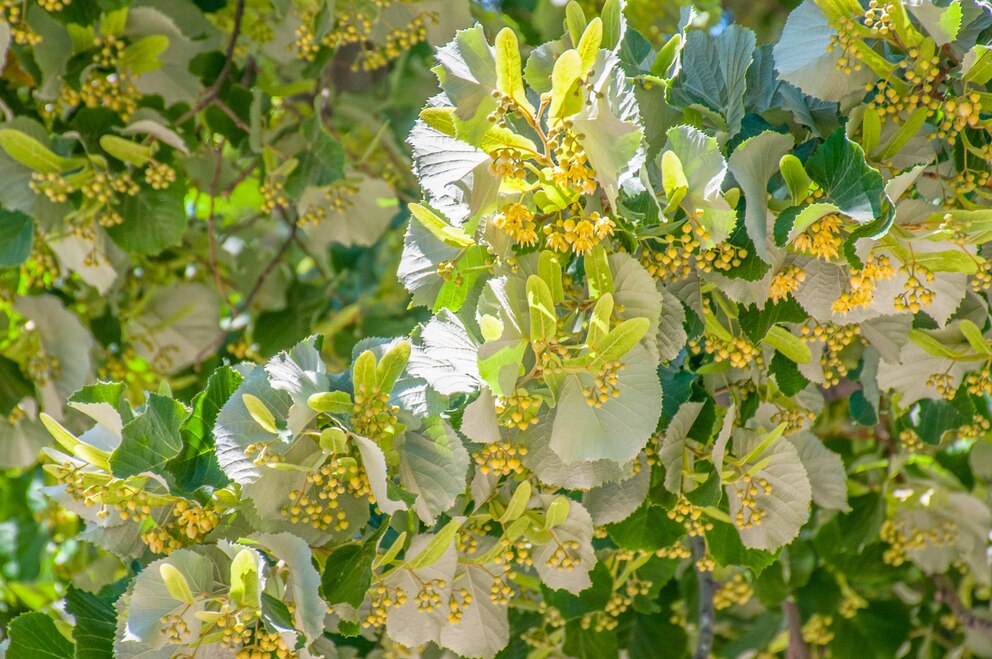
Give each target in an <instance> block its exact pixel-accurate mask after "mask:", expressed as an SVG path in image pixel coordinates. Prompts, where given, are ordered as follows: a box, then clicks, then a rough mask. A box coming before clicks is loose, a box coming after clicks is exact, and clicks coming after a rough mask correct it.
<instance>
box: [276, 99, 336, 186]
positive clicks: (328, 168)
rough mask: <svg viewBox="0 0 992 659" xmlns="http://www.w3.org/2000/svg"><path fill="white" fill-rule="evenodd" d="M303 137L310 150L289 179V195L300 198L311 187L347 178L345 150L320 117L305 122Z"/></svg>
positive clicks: (305, 153)
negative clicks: (345, 175)
mask: <svg viewBox="0 0 992 659" xmlns="http://www.w3.org/2000/svg"><path fill="white" fill-rule="evenodd" d="M300 130H301V133H302V135H303V136H304V137H305V138H306V140H307V147H306V148H305V149H304V150H303V152H302V154H301V155H300V162H299V164H297V166H296V168H295V169H294V170H293V171H292V173H290V175H289V176H288V177H287V178H286V184H285V187H286V193H287V194H288V195H289V196H290V197H299V196H300V195H302V194H303V191H304V190H306V188H307V187H308V186H314V187H320V186H324V185H329V184H331V183H334V182H335V181H337V180H340V179H342V178H344V158H345V154H344V147H342V146H341V145H340V144H338V142H337V140H335V139H334V138H333V137H331V134H330V133H328V132H327V130H326V129H324V126H323V125H322V124H321V122H320V120H319V119H318V118H317V117H315V116H314V117H311V118H309V119H306V120H305V121H304V122H303V125H302V126H301V129H300Z"/></svg>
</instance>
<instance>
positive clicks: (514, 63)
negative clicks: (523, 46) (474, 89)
mask: <svg viewBox="0 0 992 659" xmlns="http://www.w3.org/2000/svg"><path fill="white" fill-rule="evenodd" d="M495 46H496V47H495V51H496V89H498V90H499V91H500V92H501V93H502V94H504V95H506V96H509V97H510V98H511V99H513V100H514V101H515V102H516V103H517V105H519V106H520V107H521V108H523V109H524V111H525V112H528V113H530V114H533V113H534V106H533V105H531V104H530V101H528V100H527V95H526V94H525V93H524V78H523V74H522V70H521V67H520V46H519V45H518V44H517V35H516V33H515V32H514V31H513V29H512V28H509V27H505V28H503V29H502V30H500V31H499V34H497V35H496V44H495Z"/></svg>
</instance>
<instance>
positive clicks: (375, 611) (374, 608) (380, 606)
mask: <svg viewBox="0 0 992 659" xmlns="http://www.w3.org/2000/svg"><path fill="white" fill-rule="evenodd" d="M404 604H406V592H405V591H404V590H403V588H402V586H396V587H395V588H393V589H390V588H389V586H387V585H386V584H384V583H382V582H380V583H378V584H376V585H375V586H374V587H373V588H371V589H369V612H368V615H367V616H365V619H364V620H362V626H363V627H381V626H382V625H385V624H386V613H387V612H388V610H389V609H390V608H393V607H399V606H403V605H404Z"/></svg>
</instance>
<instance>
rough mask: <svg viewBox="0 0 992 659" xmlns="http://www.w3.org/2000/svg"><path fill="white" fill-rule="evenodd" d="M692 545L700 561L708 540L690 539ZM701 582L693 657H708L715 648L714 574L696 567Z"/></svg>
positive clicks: (695, 555)
mask: <svg viewBox="0 0 992 659" xmlns="http://www.w3.org/2000/svg"><path fill="white" fill-rule="evenodd" d="M689 542H690V544H691V545H692V558H693V560H694V561H699V560H701V559H703V558H705V556H706V541H705V540H704V539H703V538H701V537H699V536H696V537H693V538H690V539H689ZM696 580H697V582H698V584H699V642H698V643H697V645H696V652H695V654H693V655H692V657H693V659H708V657H709V656H710V651H711V650H712V649H713V636H714V634H715V633H716V608H715V607H714V606H713V590H714V588H713V574H712V573H711V572H708V571H704V570H700V569H699V568H698V567H697V568H696Z"/></svg>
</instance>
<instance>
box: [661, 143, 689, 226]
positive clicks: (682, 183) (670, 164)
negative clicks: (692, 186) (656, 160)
mask: <svg viewBox="0 0 992 659" xmlns="http://www.w3.org/2000/svg"><path fill="white" fill-rule="evenodd" d="M661 185H662V188H664V190H665V199H667V200H668V205H667V206H665V211H664V212H665V213H673V212H675V210H676V209H677V208H678V207H679V204H681V203H682V200H683V199H684V198H685V195H686V193H687V192H688V191H689V181H688V180H686V177H685V171H683V169H682V161H680V160H679V157H678V155H677V154H676V153H675V152H674V151H665V152H664V153H663V154H661Z"/></svg>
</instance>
